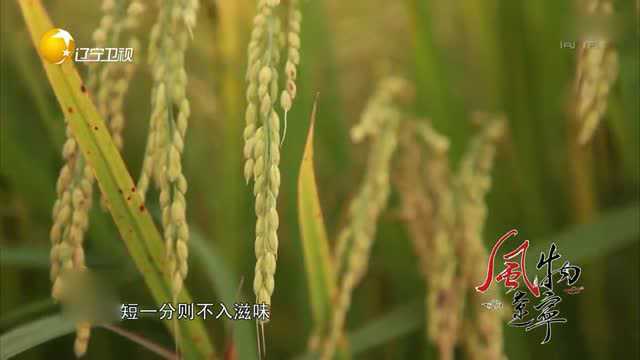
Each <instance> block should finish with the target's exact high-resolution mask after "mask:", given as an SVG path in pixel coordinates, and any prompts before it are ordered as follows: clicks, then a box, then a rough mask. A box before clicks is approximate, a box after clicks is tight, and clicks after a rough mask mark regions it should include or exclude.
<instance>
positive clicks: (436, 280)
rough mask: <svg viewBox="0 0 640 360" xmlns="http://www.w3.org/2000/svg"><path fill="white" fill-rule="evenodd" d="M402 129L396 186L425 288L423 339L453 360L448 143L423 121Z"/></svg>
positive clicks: (456, 303) (456, 305)
mask: <svg viewBox="0 0 640 360" xmlns="http://www.w3.org/2000/svg"><path fill="white" fill-rule="evenodd" d="M406 125H407V126H405V128H404V130H405V131H404V134H403V135H404V136H403V137H402V148H403V150H404V151H403V157H402V158H401V163H400V165H399V168H400V169H399V170H400V171H399V173H398V176H397V177H396V179H395V180H396V181H395V183H396V184H397V187H398V191H399V193H400V196H401V200H402V206H403V212H404V215H405V216H404V217H405V220H406V222H407V229H408V231H409V234H410V238H411V241H412V243H413V247H414V250H415V253H416V255H417V257H418V260H419V265H420V270H421V273H422V276H423V277H424V279H425V283H426V288H427V297H426V301H425V306H426V313H427V314H428V321H427V335H428V337H429V339H430V340H431V341H433V342H434V343H435V344H436V345H437V347H438V351H439V353H440V358H441V359H453V351H454V346H455V344H456V341H457V331H458V324H459V321H460V315H461V314H460V311H459V310H460V306H461V301H460V299H459V298H458V297H457V296H456V295H457V294H456V290H455V286H454V280H455V276H456V268H457V266H456V265H457V260H456V248H455V243H454V240H455V239H454V236H453V233H454V228H455V221H456V213H455V207H454V198H453V189H452V185H451V174H450V169H449V160H448V149H449V141H448V139H447V138H445V137H444V136H442V135H441V134H439V133H437V132H436V131H435V130H434V129H433V128H432V127H431V126H430V125H429V124H428V123H427V122H423V121H421V122H418V123H417V124H413V123H408V124H406Z"/></svg>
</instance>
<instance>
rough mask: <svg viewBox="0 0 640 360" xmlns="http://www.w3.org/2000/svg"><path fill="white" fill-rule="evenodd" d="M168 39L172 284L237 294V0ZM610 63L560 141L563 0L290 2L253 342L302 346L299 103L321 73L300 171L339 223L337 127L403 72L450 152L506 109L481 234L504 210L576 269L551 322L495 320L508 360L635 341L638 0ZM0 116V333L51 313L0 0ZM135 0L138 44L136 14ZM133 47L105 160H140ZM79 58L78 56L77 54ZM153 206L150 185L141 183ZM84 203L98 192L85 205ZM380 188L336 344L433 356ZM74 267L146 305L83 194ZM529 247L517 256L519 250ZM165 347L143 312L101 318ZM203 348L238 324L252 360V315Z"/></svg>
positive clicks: (109, 228) (67, 346)
mask: <svg viewBox="0 0 640 360" xmlns="http://www.w3.org/2000/svg"><path fill="white" fill-rule="evenodd" d="M201 3H202V6H201V11H200V14H199V19H198V25H197V28H196V30H195V32H194V41H193V44H192V46H191V48H190V50H189V52H188V55H187V73H188V74H189V88H188V96H189V97H190V99H191V102H192V109H193V111H192V116H191V119H190V129H189V131H188V137H187V142H186V150H185V158H184V164H185V172H186V176H187V179H189V183H190V187H189V192H188V210H187V215H188V219H189V224H190V226H191V228H192V229H193V233H194V237H195V238H196V240H195V241H194V242H193V243H194V247H196V246H197V248H195V251H194V253H198V254H197V255H194V256H193V257H192V264H193V265H192V269H193V270H192V271H191V272H190V274H189V277H188V280H187V284H188V286H189V288H190V290H191V292H192V295H193V297H194V299H195V300H196V301H199V302H218V301H220V300H225V301H226V302H228V303H231V302H233V301H234V299H235V296H236V289H237V288H238V287H239V285H240V283H241V279H244V282H243V285H242V287H241V291H240V299H245V300H246V301H251V299H252V298H253V296H252V289H251V286H250V284H251V282H252V279H253V266H254V264H255V257H254V254H253V240H254V238H253V236H254V230H253V229H254V221H255V219H254V215H253V210H252V209H253V207H252V203H253V200H252V197H251V190H250V188H249V187H248V186H245V184H244V180H243V177H242V141H241V140H242V137H241V134H242V129H243V126H244V120H243V116H242V114H243V112H244V107H245V100H244V87H245V85H244V68H245V64H246V44H247V43H248V34H249V31H250V22H251V17H252V15H253V11H254V9H255V3H254V1H248V0H219V1H213V0H203V1H201ZM614 3H615V4H614V8H615V12H616V20H615V22H614V23H615V25H616V27H615V31H614V33H615V34H616V37H615V44H616V47H617V49H618V54H619V62H620V71H619V78H618V81H617V82H616V83H615V84H614V86H613V88H612V91H611V94H610V97H609V106H608V110H607V112H606V115H605V117H604V119H603V121H602V124H601V127H600V128H599V129H598V130H597V132H596V135H595V138H594V140H593V141H592V143H591V144H590V145H589V146H587V147H585V148H579V149H576V148H573V147H572V146H570V139H572V136H574V134H572V133H571V131H570V130H569V129H570V127H569V121H570V117H571V107H572V90H573V81H574V76H575V63H576V50H572V49H562V48H560V42H561V41H573V40H575V41H578V40H579V35H580V33H579V31H578V30H577V29H579V28H580V24H581V20H580V19H579V17H578V16H577V11H576V9H577V8H579V7H580V6H581V5H580V2H579V1H576V2H573V1H557V0H536V1H509V0H486V1H460V2H454V1H448V0H431V1H420V0H405V1H382V0H366V1H341V0H325V1H322V0H302V1H301V4H302V10H303V23H302V49H301V57H302V59H301V66H300V69H299V84H298V98H297V99H296V101H295V102H294V106H293V110H292V112H291V113H290V114H289V116H288V118H289V124H288V134H287V138H286V142H285V144H284V147H283V149H282V163H281V172H282V189H281V195H280V198H279V204H278V207H279V212H280V214H281V216H280V217H281V226H280V230H279V236H280V251H279V261H278V271H277V274H276V290H275V293H274V299H273V312H274V314H275V318H274V320H273V321H272V322H271V323H270V324H269V325H268V327H267V336H268V338H267V347H268V354H269V358H271V359H284V358H292V357H295V356H297V355H300V354H303V353H304V352H305V349H306V345H307V341H308V336H309V334H310V331H311V315H310V306H309V301H308V299H307V289H306V284H305V281H306V277H305V269H304V263H303V253H302V249H301V244H300V231H299V227H298V220H297V219H298V217H297V210H296V182H297V176H298V169H299V166H300V161H301V157H302V150H303V145H304V141H305V136H306V131H307V128H308V125H309V115H310V111H311V107H312V101H313V98H314V96H315V93H316V92H320V101H319V113H318V117H317V123H316V139H315V142H316V146H315V149H316V155H315V161H316V176H317V180H318V187H319V192H320V201H321V203H322V208H323V211H324V215H325V220H326V225H327V229H328V232H329V236H330V238H331V239H333V238H334V236H335V234H337V232H338V230H339V229H340V228H341V226H343V225H344V223H345V220H346V209H347V205H348V202H349V200H350V199H351V198H352V196H353V194H354V193H355V191H356V190H357V189H358V186H359V182H360V180H361V175H362V173H363V169H364V166H365V159H366V154H367V146H366V145H358V146H355V145H353V144H352V143H351V142H350V139H349V137H348V130H349V129H350V127H351V126H352V125H353V124H354V123H355V122H356V121H357V120H358V118H359V114H360V112H361V111H362V108H363V106H364V104H365V102H366V100H367V99H368V97H369V96H370V95H371V94H372V92H373V89H374V86H375V84H376V82H377V80H379V79H380V78H381V77H383V76H385V75H389V74H392V75H401V76H404V77H406V78H407V79H409V80H410V81H411V82H412V83H413V84H414V85H415V87H416V93H417V97H416V98H417V101H416V104H415V115H416V116H419V117H430V118H431V119H432V121H433V124H434V127H436V128H437V129H438V130H440V131H441V132H443V133H444V134H446V135H447V136H448V137H449V138H450V139H451V142H452V153H451V157H452V158H451V161H452V164H453V166H455V167H457V162H458V160H459V158H460V156H461V154H462V152H463V151H464V150H465V149H466V147H467V145H468V140H469V137H470V136H471V134H472V133H473V129H472V126H471V124H470V121H469V119H470V115H471V114H472V113H473V112H475V111H489V112H503V113H505V114H506V116H507V118H508V122H509V136H508V141H506V142H505V143H504V144H502V145H501V147H500V149H499V151H498V158H497V160H496V168H495V170H494V185H493V188H492V190H491V192H490V194H489V196H488V200H487V201H488V208H489V217H488V223H487V226H486V232H485V239H486V243H487V246H491V245H492V244H493V241H494V239H496V238H497V236H499V235H500V234H502V233H504V232H505V231H506V230H508V229H511V228H517V229H519V231H520V234H521V237H522V239H524V238H527V239H530V240H531V242H532V248H533V249H532V251H530V253H529V259H528V262H530V263H531V262H535V261H536V260H537V253H535V252H533V250H535V251H539V250H540V249H542V248H544V247H546V246H547V245H548V243H549V242H550V241H556V243H557V244H558V247H559V251H560V253H561V254H562V255H563V256H564V257H565V258H566V259H568V260H570V261H571V262H572V263H576V264H578V265H580V266H582V268H583V277H582V279H581V281H580V285H582V286H584V287H585V290H584V291H583V293H582V294H580V295H576V296H568V295H564V296H563V299H564V300H563V302H562V304H561V305H560V309H561V311H562V314H563V315H564V316H565V317H566V318H567V319H568V320H569V322H568V324H564V325H560V326H554V328H553V338H552V341H551V343H549V344H547V345H544V346H542V345H539V342H540V341H541V339H542V337H543V336H544V334H543V330H542V329H538V330H534V331H533V332H531V333H526V334H525V333H524V331H522V329H516V328H510V327H507V326H505V347H506V353H507V355H508V356H509V358H511V359H536V358H539V357H544V358H546V359H561V358H562V359H565V358H584V359H633V358H638V356H639V355H640V353H639V344H640V329H639V325H638V324H640V312H639V310H640V306H639V305H640V301H639V300H640V299H639V287H638V285H640V284H639V271H638V269H639V268H638V266H639V263H638V255H639V250H640V249H639V243H638V240H639V239H640V230H639V228H638V227H639V222H640V213H639V195H640V194H639V185H640V163H639V154H640V113H639V99H640V82H639V74H638V69H639V53H638V51H639V48H638V41H639V31H638V12H639V11H640V10H639V6H640V5H638V4H637V3H636V2H634V1H632V0H619V1H615V2H614ZM44 4H45V6H46V8H47V10H48V11H49V14H50V16H51V18H52V19H53V21H54V24H56V26H58V27H62V28H64V29H66V30H68V31H69V32H70V33H71V34H73V36H74V37H75V40H76V44H78V46H91V45H90V44H91V34H92V32H93V30H94V29H95V27H96V26H97V24H98V22H99V19H100V16H101V15H100V2H99V1H63V0H50V1H44ZM1 6H2V9H1V10H2V53H1V56H0V60H1V75H2V78H1V86H2V87H1V89H2V95H1V100H0V101H1V113H0V121H1V127H0V131H1V134H0V161H1V163H0V199H1V200H0V266H1V274H0V280H1V286H0V290H1V295H0V313H1V316H0V331H2V333H5V332H6V331H8V330H10V329H13V328H15V327H16V326H19V325H22V324H27V323H29V322H30V321H34V320H36V319H39V318H41V317H43V316H47V315H50V314H54V313H57V312H58V311H59V309H58V307H57V306H56V305H54V304H53V302H52V301H51V300H50V297H49V293H50V282H49V276H48V267H49V263H48V247H49V240H48V232H49V228H50V226H51V208H52V206H53V203H54V201H55V182H56V178H57V174H58V172H59V169H60V167H61V156H60V153H61V145H62V143H63V140H64V125H63V124H64V123H63V118H62V114H61V112H60V111H59V108H58V105H57V103H56V100H55V98H54V96H53V92H52V90H51V88H50V86H49V83H48V81H47V79H46V76H45V73H44V71H43V68H42V65H41V64H40V60H39V58H38V56H37V54H36V52H35V51H34V48H33V45H32V44H31V41H30V39H29V36H28V33H27V30H26V27H25V25H24V21H23V19H22V17H21V15H20V12H19V10H18V7H17V4H16V3H15V2H14V1H2V2H1ZM155 14H156V6H155V2H147V10H146V13H145V16H144V19H143V23H142V25H141V29H143V30H142V31H140V36H141V39H142V41H143V44H145V43H148V29H149V28H150V26H151V24H152V22H153V21H154V20H155ZM145 55H146V48H142V49H136V54H135V59H136V62H137V63H138V64H139V65H140V66H139V68H138V71H137V73H136V75H135V78H134V81H133V82H132V86H131V88H130V91H129V94H128V96H127V98H126V103H125V107H126V109H125V114H126V118H127V123H126V129H125V134H124V150H123V157H124V159H125V162H126V163H127V166H128V169H129V171H130V173H131V174H132V175H133V176H134V178H135V177H137V176H138V173H139V170H140V168H141V164H142V155H143V152H144V146H145V140H146V132H147V123H148V119H149V108H150V100H149V91H150V76H149V73H148V71H147V66H146V58H145ZM79 70H80V71H81V72H82V73H83V74H85V75H86V70H87V68H86V66H82V65H81V66H79ZM148 198H149V199H150V200H149V201H150V202H151V203H150V204H149V206H150V208H151V211H152V212H154V213H155V214H156V215H157V203H155V201H156V200H155V198H156V196H153V195H152V196H149V197H148ZM96 204H97V202H96ZM398 208H399V204H398V199H397V197H396V196H395V195H392V198H391V201H390V208H389V211H388V212H387V213H386V214H385V215H384V216H383V217H382V220H381V224H380V227H379V231H378V234H377V237H376V243H375V245H374V248H373V253H372V257H371V261H370V268H369V273H368V275H367V276H366V278H365V280H364V282H363V283H362V284H361V286H359V287H358V288H357V290H356V292H355V299H354V304H353V307H352V309H351V311H350V313H349V318H348V329H349V334H350V339H351V341H352V348H353V349H354V352H355V353H356V354H355V358H362V359H423V358H424V359H427V358H429V359H433V358H436V355H435V352H434V349H433V348H432V345H430V344H428V343H427V342H425V329H424V321H423V320H422V319H424V317H425V315H424V310H423V306H422V299H423V298H424V283H423V280H422V279H421V277H420V275H419V272H418V266H417V259H416V258H415V256H414V254H413V252H412V248H411V246H410V243H409V241H408V239H407V235H406V233H405V229H404V226H403V224H402V223H401V221H400V219H398V218H397V217H396V216H394V209H398ZM86 249H87V250H86V251H87V262H88V266H89V267H90V268H91V269H93V270H95V271H96V272H97V273H98V274H102V275H104V276H105V277H106V279H108V282H109V283H110V285H111V287H112V288H113V290H112V291H113V292H114V293H115V295H116V296H117V298H118V299H120V301H121V302H125V303H136V302H137V303H140V304H145V305H149V306H151V305H152V304H153V300H152V298H151V296H150V295H149V293H148V291H147V290H146V288H145V286H144V283H143V281H142V278H141V276H140V275H138V274H137V272H136V270H135V268H134V266H133V264H132V262H131V260H130V259H129V257H128V255H127V252H126V249H125V248H124V246H123V244H122V241H121V240H120V237H119V235H118V232H117V230H116V228H115V226H114V225H113V222H112V219H111V217H110V215H109V214H108V213H105V212H103V211H102V210H101V209H100V207H99V206H94V208H93V211H92V213H91V224H90V230H89V235H88V237H87V240H86ZM532 253H533V254H532ZM120 325H122V326H123V327H125V328H127V329H129V330H132V331H135V332H136V333H140V334H143V335H144V336H145V337H147V338H149V339H152V340H154V341H156V342H158V343H161V344H163V345H164V346H166V347H169V348H172V342H171V337H170V336H169V335H168V333H167V332H166V329H165V328H164V327H163V326H162V325H161V324H160V323H159V322H158V321H155V320H150V319H148V320H139V321H134V322H127V323H123V324H120ZM207 326H208V327H209V330H210V332H211V335H212V339H213V340H214V342H215V344H216V348H217V349H218V350H219V352H220V353H222V352H223V350H224V349H225V347H226V346H227V344H229V342H230V341H232V337H231V336H232V334H233V336H234V338H235V339H236V341H237V342H236V346H237V348H238V349H237V350H238V352H239V358H241V359H245V358H249V359H250V358H255V356H256V355H255V344H254V342H255V341H254V330H253V324H250V323H243V324H239V323H233V324H231V323H223V322H222V321H210V322H207ZM72 339H73V335H66V336H63V337H60V338H57V339H55V340H51V341H48V342H46V343H44V344H42V345H40V346H37V347H35V348H32V349H30V350H28V351H26V352H24V353H22V354H21V355H19V356H18V357H16V358H18V359H42V358H55V359H58V358H60V359H66V358H71V357H72V356H73V355H72V354H73V353H72V341H73V340H72ZM117 357H130V358H154V355H152V354H150V353H149V352H148V351H146V350H144V349H142V348H141V347H140V346H138V345H136V344H134V343H132V342H130V341H128V340H127V339H124V338H122V337H119V336H118V335H115V334H114V333H112V332H109V331H106V330H104V329H95V330H94V331H93V334H92V338H91V342H90V345H89V352H88V354H87V358H89V359H111V358H117Z"/></svg>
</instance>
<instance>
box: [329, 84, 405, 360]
mask: <svg viewBox="0 0 640 360" xmlns="http://www.w3.org/2000/svg"><path fill="white" fill-rule="evenodd" d="M407 88H408V84H407V83H406V81H404V80H403V79H400V78H387V79H385V80H384V81H382V82H381V83H380V85H379V87H378V89H377V91H376V93H375V94H374V96H373V97H372V99H371V100H370V101H369V103H368V104H367V107H366V108H365V110H364V112H363V115H362V119H361V121H360V123H359V124H357V125H356V126H355V127H354V128H353V129H352V131H351V139H352V140H353V141H354V142H356V143H358V142H361V141H362V140H364V139H365V138H369V139H370V140H371V149H372V150H371V152H370V155H369V158H368V161H367V169H366V172H365V175H364V180H363V184H362V186H361V188H360V190H359V191H358V193H357V195H356V197H355V198H354V200H353V201H352V203H351V204H350V207H349V225H348V226H347V227H346V228H344V229H343V230H342V232H341V234H340V235H339V237H338V238H339V240H338V242H339V243H338V245H337V249H338V250H337V253H336V254H335V255H334V256H335V258H334V264H335V266H336V268H337V269H338V271H337V272H336V274H337V275H338V279H339V280H338V293H337V298H336V300H335V304H336V306H335V308H334V312H333V314H332V318H331V323H330V325H329V332H328V334H327V337H326V341H325V343H324V347H323V349H322V355H321V359H324V360H329V359H332V358H333V356H334V354H335V351H336V347H337V345H338V341H339V339H340V337H341V336H342V334H343V332H344V324H345V321H346V316H347V312H348V310H349V307H350V305H351V298H352V293H353V290H354V288H355V287H356V286H357V285H358V284H359V283H360V281H361V280H362V278H363V277H364V275H365V274H366V271H367V263H368V261H369V254H370V250H371V245H372V244H373V241H374V238H375V234H376V227H377V221H378V217H379V216H380V214H381V212H382V211H383V210H384V209H385V208H386V206H387V199H388V197H389V193H390V184H389V174H390V167H391V159H392V157H393V154H394V153H395V150H396V147H397V143H398V126H399V124H400V121H401V118H402V112H401V111H400V109H399V108H398V107H397V105H396V104H397V102H398V99H399V98H400V97H402V96H403V95H405V94H406V90H407ZM347 244H349V245H347ZM347 247H350V251H348V252H347V251H346V249H347ZM343 262H344V265H339V264H342V263H343ZM342 267H344V268H345V269H344V272H343V273H342V274H340V272H341V271H340V270H341V268H342Z"/></svg>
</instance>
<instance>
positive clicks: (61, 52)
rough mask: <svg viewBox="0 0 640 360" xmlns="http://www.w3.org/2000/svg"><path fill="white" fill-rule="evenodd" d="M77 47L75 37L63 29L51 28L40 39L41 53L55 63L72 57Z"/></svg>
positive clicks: (60, 62)
mask: <svg viewBox="0 0 640 360" xmlns="http://www.w3.org/2000/svg"><path fill="white" fill-rule="evenodd" d="M75 49H76V44H75V41H74V40H73V37H71V34H69V32H68V31H66V30H63V29H51V30H49V31H47V32H46V33H44V35H42V38H41V39H40V55H41V56H42V57H43V58H45V59H46V60H47V61H48V62H50V63H53V64H62V63H64V62H65V61H67V60H69V59H71V56H72V55H73V51H74V50H75Z"/></svg>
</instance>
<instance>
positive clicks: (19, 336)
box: [0, 314, 75, 360]
mask: <svg viewBox="0 0 640 360" xmlns="http://www.w3.org/2000/svg"><path fill="white" fill-rule="evenodd" d="M74 331H75V325H74V324H73V322H72V321H70V320H69V319H67V318H66V317H64V316H62V314H56V315H50V316H46V317H43V318H40V319H37V320H34V321H32V322H29V323H27V324H24V325H22V326H19V327H17V328H15V329H13V330H11V331H9V332H6V333H4V334H2V336H0V359H2V360H5V359H10V358H12V357H14V356H16V355H18V354H20V353H22V352H24V351H27V350H29V349H31V348H34V347H36V346H38V345H40V344H43V343H45V342H47V341H49V340H53V339H55V338H58V337H60V336H63V335H67V334H71V333H72V332H74Z"/></svg>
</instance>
